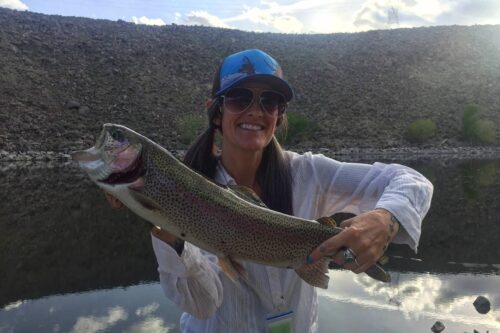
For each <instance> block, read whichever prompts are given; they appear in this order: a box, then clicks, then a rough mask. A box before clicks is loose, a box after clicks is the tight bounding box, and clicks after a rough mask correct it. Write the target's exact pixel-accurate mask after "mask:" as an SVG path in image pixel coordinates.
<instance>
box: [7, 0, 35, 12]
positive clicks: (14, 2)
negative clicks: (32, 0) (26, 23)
mask: <svg viewBox="0 0 500 333" xmlns="http://www.w3.org/2000/svg"><path fill="white" fill-rule="evenodd" d="M0 7H4V8H9V9H15V10H28V6H26V5H25V4H24V3H23V2H22V1H20V0H0Z"/></svg>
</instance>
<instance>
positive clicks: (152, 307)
mask: <svg viewBox="0 0 500 333" xmlns="http://www.w3.org/2000/svg"><path fill="white" fill-rule="evenodd" d="M159 307H160V304H159V303H157V302H154V303H151V304H149V305H146V306H143V307H142V308H138V309H137V310H135V314H136V315H137V316H139V317H145V316H148V315H150V314H152V313H154V312H155V311H156V310H158V308H159Z"/></svg>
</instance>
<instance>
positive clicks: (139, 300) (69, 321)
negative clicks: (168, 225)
mask: <svg viewBox="0 0 500 333" xmlns="http://www.w3.org/2000/svg"><path fill="white" fill-rule="evenodd" d="M179 316H180V312H179V311H178V310H177V308H176V307H175V306H174V305H173V304H172V303H170V302H169V301H168V300H167V299H166V298H165V297H163V296H162V291H161V288H160V286H159V285H158V284H145V285H137V286H131V287H127V288H115V289H111V290H97V291H91V292H85V293H80V294H67V295H56V296H49V297H45V298H41V299H37V300H27V301H23V302H16V303H14V304H11V305H9V306H6V307H5V308H4V309H3V310H2V311H0V332H70V333H94V332H127V333H139V332H144V333H145V332H155V333H167V332H169V333H173V332H178V331H179V329H178V327H177V322H178V317H179Z"/></svg>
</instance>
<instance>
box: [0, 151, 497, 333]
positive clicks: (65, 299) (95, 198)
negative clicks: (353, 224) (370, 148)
mask: <svg viewBox="0 0 500 333" xmlns="http://www.w3.org/2000/svg"><path fill="white" fill-rule="evenodd" d="M406 164H409V165H411V166H412V167H414V168H415V169H417V170H419V171H420V172H422V173H423V174H425V175H426V176H427V177H428V178H429V179H430V180H431V181H433V183H434V185H435V196H434V200H433V205H432V208H431V211H430V213H429V214H428V217H427V218H426V219H425V221H424V225H423V233H422V239H421V242H420V247H419V252H418V254H414V253H412V251H410V250H409V249H407V248H405V247H401V246H397V247H395V246H392V247H391V248H390V250H389V254H390V257H391V259H390V262H389V264H388V268H389V270H390V272H391V275H392V277H393V282H391V283H390V284H382V283H378V282H375V281H373V280H371V279H368V278H366V276H364V275H359V276H358V275H354V274H352V273H350V272H346V271H331V272H330V276H331V283H330V287H329V289H328V290H326V291H320V292H319V294H320V319H319V321H320V332H324V333H326V332H410V333H412V332H431V330H430V328H431V327H432V325H433V324H434V323H435V322H436V321H437V320H439V321H442V322H443V323H444V324H445V326H446V331H445V332H473V330H474V329H476V330H477V331H479V332H482V333H483V332H486V331H489V332H490V333H492V332H500V309H498V307H499V305H500V288H499V286H500V243H499V242H498V235H499V234H500V200H498V194H499V193H500V171H499V170H500V160H470V161H460V160H445V159H443V160H425V161H412V162H407V163H406ZM0 186H1V188H2V191H1V192H0V308H1V310H0V333H3V332H178V331H179V328H178V318H179V316H180V311H179V310H178V309H177V308H176V307H175V306H174V305H173V304H172V303H171V302H170V301H169V300H168V299H166V298H165V297H164V296H163V294H162V291H161V288H160V286H159V285H158V283H157V282H156V281H157V272H156V263H155V259H154V256H153V252H152V249H151V244H150V238H149V233H148V227H147V225H146V224H145V223H143V222H142V221H140V220H139V219H138V218H137V217H136V216H135V215H133V214H131V213H129V212H128V211H126V210H121V211H113V210H111V209H110V208H109V207H108V205H107V204H106V202H105V200H104V199H103V195H102V193H101V191H100V190H98V189H97V188H96V187H95V186H94V185H93V184H91V183H90V182H89V181H88V180H87V179H86V178H85V177H84V175H83V174H81V173H80V172H79V170H77V169H76V168H74V167H73V166H72V165H46V164H42V165H32V166H19V165H1V164H0ZM479 295H484V296H486V297H487V298H488V299H489V300H490V301H491V305H492V310H491V311H490V312H489V313H488V314H486V315H481V314H479V313H478V312H477V311H476V310H475V309H474V307H473V305H472V303H473V301H474V300H475V298H476V297H477V296H479Z"/></svg>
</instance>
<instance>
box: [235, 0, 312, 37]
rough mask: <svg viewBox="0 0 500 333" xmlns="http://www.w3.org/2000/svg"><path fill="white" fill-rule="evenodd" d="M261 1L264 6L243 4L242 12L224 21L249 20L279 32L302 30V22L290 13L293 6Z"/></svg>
mask: <svg viewBox="0 0 500 333" xmlns="http://www.w3.org/2000/svg"><path fill="white" fill-rule="evenodd" d="M312 2H314V1H312ZM261 3H262V5H263V6H264V8H263V7H249V6H244V7H243V8H244V11H243V13H242V14H240V15H237V16H234V17H231V18H228V19H227V20H225V21H226V22H235V21H250V22H252V23H255V24H261V25H265V26H269V27H273V28H274V29H275V30H277V31H279V32H288V33H296V32H303V30H304V24H303V23H302V22H301V21H300V20H299V19H298V18H297V17H296V16H294V15H291V14H290V13H292V12H294V11H295V9H294V8H293V7H291V6H289V5H279V4H277V3H275V2H268V1H261ZM301 3H302V1H301Z"/></svg>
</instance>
